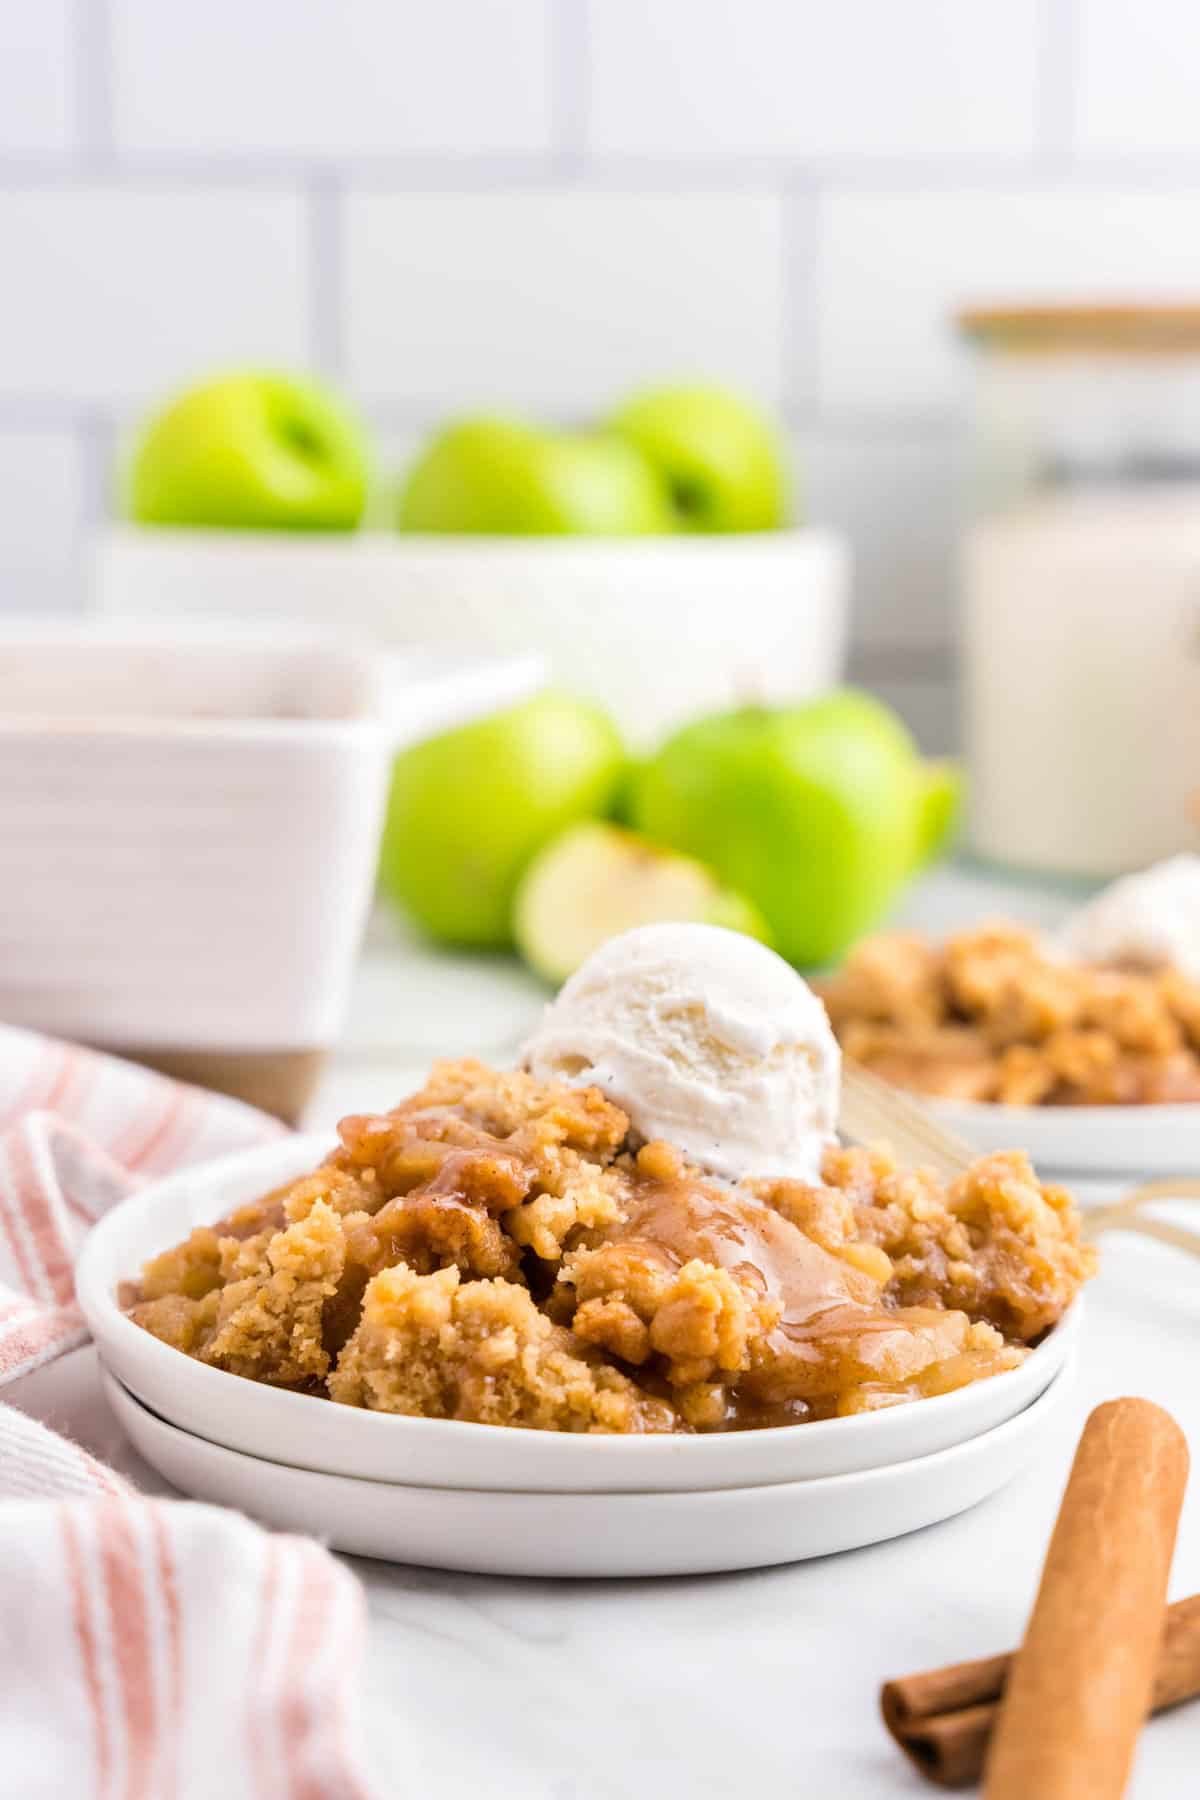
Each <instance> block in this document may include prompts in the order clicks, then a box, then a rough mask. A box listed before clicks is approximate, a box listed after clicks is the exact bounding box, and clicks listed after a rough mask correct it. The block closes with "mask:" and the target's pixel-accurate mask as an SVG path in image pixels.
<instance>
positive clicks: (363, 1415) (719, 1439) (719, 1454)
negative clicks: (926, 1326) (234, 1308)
mask: <svg viewBox="0 0 1200 1800" xmlns="http://www.w3.org/2000/svg"><path fill="white" fill-rule="evenodd" d="M328 1148H329V1143H328V1139H326V1138H318V1137H308V1138H304V1137H298V1138H290V1139H288V1140H286V1141H285V1142H283V1143H277V1144H271V1145H268V1146H267V1147H266V1148H265V1149H258V1150H251V1151H244V1152H240V1153H239V1154H238V1155H236V1156H231V1157H226V1158H224V1159H223V1160H222V1161H220V1162H213V1163H208V1164H206V1165H205V1166H203V1167H202V1168H197V1169H189V1170H186V1171H184V1172H183V1173H181V1174H178V1175H174V1176H172V1177H170V1178H169V1179H168V1180H165V1181H159V1182H154V1183H152V1184H151V1185H150V1186H149V1187H147V1188H145V1189H144V1190H143V1191H142V1192H141V1193H140V1194H138V1195H136V1196H135V1197H134V1198H132V1199H130V1200H126V1201H125V1202H123V1203H122V1205H120V1206H118V1207H117V1208H116V1209H115V1210H114V1211H113V1212H111V1213H110V1214H109V1215H108V1217H107V1218H105V1219H103V1220H102V1221H101V1222H100V1224H99V1225H97V1226H95V1227H94V1229H93V1230H92V1231H91V1232H90V1233H89V1235H88V1238H87V1240H86V1242H85V1244H84V1247H83V1252H82V1255H81V1256H80V1259H79V1263H78V1265H77V1267H76V1272H75V1279H76V1292H77V1294H78V1298H79V1303H80V1305H81V1306H82V1308H83V1311H84V1314H85V1316H86V1318H87V1321H88V1325H89V1326H90V1328H91V1332H92V1336H93V1337H94V1338H95V1340H96V1344H97V1347H98V1349H99V1351H100V1354H101V1356H102V1357H103V1359H104V1362H105V1364H106V1366H107V1367H108V1368H109V1369H110V1370H111V1371H112V1372H113V1373H114V1374H115V1375H116V1376H117V1377H118V1378H119V1380H120V1381H122V1382H123V1383H124V1385H125V1386H126V1387H127V1388H128V1389H129V1390H130V1391H131V1392H132V1393H133V1394H134V1395H136V1396H137V1398H138V1399H139V1400H141V1401H142V1402H143V1403H144V1404H145V1405H147V1406H148V1407H150V1408H151V1409H152V1410H153V1411H154V1412H155V1413H157V1414H158V1415H159V1416H160V1417H161V1418H163V1419H167V1420H170V1421H171V1423H172V1424H174V1425H177V1426H179V1427H180V1428H181V1429H182V1430H183V1431H185V1432H191V1433H195V1434H197V1435H198V1436H199V1437H201V1438H205V1439H207V1440H209V1441H210V1442H211V1443H214V1444H223V1445H225V1446H226V1448H228V1449H230V1450H239V1451H243V1452H245V1453H246V1454H248V1455H250V1456H256V1457H269V1458H270V1459H271V1461H272V1462H274V1463H287V1464H290V1465H293V1466H295V1467H299V1468H304V1469H311V1470H317V1471H321V1472H324V1473H326V1474H330V1475H340V1476H351V1477H354V1478H357V1479H366V1480H372V1481H391V1482H405V1483H414V1482H415V1483H419V1484H422V1485H423V1486H427V1487H430V1488H439V1489H441V1488H484V1489H488V1490H494V1491H506V1492H521V1493H529V1492H543V1491H544V1492H549V1493H569V1492H584V1493H599V1492H609V1493H623V1492H630V1491H634V1492H647V1491H654V1492H655V1493H658V1494H662V1493H665V1492H668V1491H684V1490H691V1489H712V1488H721V1487H726V1488H748V1487H757V1486H761V1485H763V1484H765V1483H768V1482H775V1481H779V1482H795V1481H801V1480H810V1479H813V1478H824V1477H829V1476H836V1475H843V1474H848V1473H851V1472H853V1471H856V1470H862V1469H877V1468H879V1467H881V1466H882V1465H884V1464H887V1463H898V1462H906V1461H909V1460H911V1459H912V1458H914V1457H919V1456H928V1455H931V1454H933V1453H934V1452H936V1451H940V1450H944V1449H946V1448H948V1447H949V1446H950V1445H952V1444H958V1443H961V1442H963V1441H964V1440H965V1439H968V1438H973V1437H976V1436H978V1435H979V1434H980V1433H981V1432H986V1431H990V1430H991V1429H992V1428H993V1427H994V1426H996V1425H999V1424H1001V1423H1002V1422H1003V1421H1004V1420H1005V1419H1009V1418H1012V1417H1013V1416H1014V1415H1015V1414H1017V1413H1019V1412H1020V1411H1021V1410H1022V1409H1023V1408H1024V1407H1026V1406H1028V1405H1029V1403H1030V1402H1031V1401H1032V1400H1035V1399H1036V1398H1037V1396H1038V1395H1039V1394H1040V1393H1042V1391H1043V1390H1044V1389H1045V1388H1046V1387H1047V1386H1048V1384H1049V1383H1050V1382H1051V1381H1052V1380H1053V1379H1054V1377H1055V1375H1057V1373H1058V1371H1059V1370H1060V1368H1061V1367H1062V1365H1063V1362H1064V1360H1065V1358H1066V1356H1067V1354H1068V1352H1069V1350H1070V1347H1071V1345H1072V1343H1073V1342H1074V1340H1075V1337H1076V1334H1077V1330H1078V1325H1079V1319H1080V1314H1081V1306H1080V1303H1079V1301H1076V1302H1075V1304H1074V1306H1073V1307H1072V1308H1071V1309H1070V1311H1069V1312H1068V1313H1067V1314H1066V1316H1065V1317H1064V1318H1063V1319H1062V1320H1061V1321H1060V1323H1059V1324H1058V1325H1057V1326H1056V1327H1055V1329H1054V1330H1053V1331H1052V1332H1050V1333H1049V1335H1048V1336H1047V1337H1046V1339H1045V1340H1044V1342H1043V1343H1041V1344H1039V1346H1038V1348H1037V1349H1036V1350H1035V1351H1034V1352H1033V1353H1032V1355H1030V1356H1029V1357H1027V1358H1026V1360H1025V1362H1024V1363H1022V1365H1021V1366H1020V1368H1018V1369H1015V1370H1013V1371H1011V1372H1009V1373H1008V1374H1004V1375H996V1376H993V1377H992V1378H991V1379H990V1380H988V1381H979V1382H975V1383H973V1384H972V1385H971V1386H969V1387H965V1388H960V1389H958V1390H957V1392H955V1393H952V1394H944V1395H941V1396H939V1397H937V1398H936V1399H931V1400H918V1401H915V1402H914V1403H913V1404H912V1405H909V1406H898V1407H891V1408H888V1409H886V1410H884V1411H881V1412H875V1413H864V1414H861V1415H859V1416H857V1417H854V1418H848V1419H830V1420H826V1421H822V1422H820V1423H816V1424H810V1425H791V1426H783V1427H780V1428H777V1429H774V1430H766V1431H744V1432H729V1433H722V1434H717V1435H713V1436H709V1437H676V1436H671V1435H663V1436H647V1437H619V1436H612V1437H608V1436H600V1435H596V1436H589V1435H572V1434H569V1433H565V1432H553V1431H526V1430H518V1429H511V1428H507V1427H506V1428H504V1429H503V1430H501V1429H498V1428H497V1427H495V1426H493V1425H471V1424H464V1423H460V1422H458V1421H457V1420H448V1419H408V1418H398V1417H394V1416H392V1415H389V1414H385V1413H373V1412H366V1411H362V1410H360V1409H358V1408H357V1407H349V1406H336V1405H333V1404H332V1403H331V1402H329V1401H328V1400H320V1399H315V1398H313V1397H312V1396H310V1395H307V1394H294V1393H288V1392H286V1391H285V1390H282V1389H279V1388H272V1387H268V1386H266V1385H265V1384H264V1383H261V1382H255V1381H247V1380H245V1379H244V1378H242V1377H240V1376H236V1375H229V1374H226V1373H225V1371H224V1370H221V1369H212V1368H209V1367H207V1366H206V1365H205V1364H204V1363H200V1362H196V1361H194V1360H193V1359H192V1358H190V1357H186V1356H184V1355H182V1353H181V1352H180V1351H178V1350H173V1349H171V1348H170V1347H169V1346H168V1345H166V1344H163V1343H161V1342H160V1341H159V1340H158V1339H157V1338H154V1337H151V1335H150V1333H149V1332H147V1331H143V1330H141V1329H140V1327H138V1326H137V1325H134V1324H133V1323H132V1322H131V1321H130V1320H129V1319H127V1318H126V1317H125V1315H124V1314H123V1313H122V1312H121V1310H120V1308H119V1307H118V1305H117V1303H116V1297H115V1296H116V1290H117V1287H118V1284H119V1283H120V1282H121V1281H122V1280H124V1279H128V1278H130V1277H134V1276H136V1275H137V1274H138V1272H139V1270H140V1269H141V1267H142V1264H143V1263H144V1262H145V1260H146V1259H147V1257H150V1256H153V1255H155V1254H156V1253H157V1252H158V1251H160V1250H164V1249H166V1248H167V1247H168V1246H169V1245H171V1244H175V1243H178V1242H179V1240H180V1239H181V1238H183V1237H186V1236H187V1234H188V1232H189V1231H190V1230H191V1229H192V1227H193V1226H194V1225H199V1224H204V1223H211V1222H212V1221H213V1220H215V1219H218V1218H220V1217H222V1215H224V1214H225V1213H227V1212H229V1211H230V1210H231V1209H232V1208H233V1207H235V1206H238V1205H240V1204H241V1203H242V1202H243V1201H246V1200H253V1199H257V1198H258V1197H259V1196H260V1195H262V1194H265V1193H268V1192H269V1191H270V1190H271V1189H272V1188H274V1187H277V1186H279V1185H280V1184H281V1183H282V1182H285V1181H287V1180H289V1179H290V1178H291V1177H292V1176H295V1175H298V1174H301V1173H302V1172H304V1171H305V1170H307V1169H311V1168H313V1167H314V1166H315V1165H316V1164H317V1163H318V1162H319V1161H320V1159H321V1157H322V1155H323V1154H324V1153H325V1152H326V1151H327V1150H328Z"/></svg>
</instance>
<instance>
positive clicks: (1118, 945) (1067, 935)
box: [1058, 856, 1200, 981]
mask: <svg viewBox="0 0 1200 1800" xmlns="http://www.w3.org/2000/svg"><path fill="white" fill-rule="evenodd" d="M1058 944H1059V947H1060V948H1061V949H1062V950H1063V951H1064V952H1065V953H1066V954H1067V955H1068V956H1070V957H1074V958H1076V959H1077V960H1078V961H1080V962H1096V963H1113V962H1121V963H1133V964H1136V965H1139V966H1143V967H1147V968H1158V967H1160V966H1162V965H1166V964H1171V965H1172V966H1173V967H1175V968H1177V969H1179V970H1180V971H1181V972H1182V973H1183V974H1184V975H1187V976H1188V977H1190V979H1191V980H1193V981H1200V856H1172V857H1170V858H1168V860H1167V861H1166V862H1160V863H1154V864H1153V865H1152V866H1151V867H1150V868H1148V869H1142V870H1140V871H1139V873H1138V874H1136V875H1126V876H1124V877H1122V879H1121V880H1120V881H1114V882H1113V884H1112V886H1111V887H1107V888H1105V889H1104V891H1103V892H1102V893H1100V894H1097V896H1096V898H1095V899H1094V900H1092V901H1090V902H1089V904H1088V905H1087V906H1084V907H1082V908H1081V909H1080V910H1079V911H1078V912H1077V913H1075V914H1074V915H1073V916H1072V917H1071V918H1070V919H1068V921H1067V923H1066V925H1065V926H1064V927H1063V929H1062V931H1061V932H1060V933H1059V936H1058Z"/></svg>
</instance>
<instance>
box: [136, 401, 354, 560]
mask: <svg viewBox="0 0 1200 1800" xmlns="http://www.w3.org/2000/svg"><path fill="white" fill-rule="evenodd" d="M366 497H367V453H366V446H365V442H364V438H363V434H362V431H361V429H360V428H359V426H358V424H357V423H356V422H355V420H354V419H353V418H352V417H351V415H350V414H349V413H348V412H346V410H345V409H344V408H343V407H342V405H341V404H340V402H339V401H337V400H336V399H334V397H333V395H331V394H329V393H328V392H326V390H325V389H324V388H322V387H321V386H319V385H318V383H316V382H315V381H308V380H305V379H304V378H303V377H301V376H296V375H280V374H273V373H270V372H264V371H246V372H245V373H242V374H233V375H223V376H219V377H217V378H216V379H215V380H212V381H206V382H203V383H201V385H200V386H198V387H193V388H189V389H188V390H187V392H186V393H183V394H180V395H179V396H178V397H177V398H176V399H174V400H172V401H171V402H170V404H169V405H167V406H166V407H164V408H163V410H162V411H161V412H159V413H156V414H155V416H154V417H153V418H152V419H151V420H150V421H149V423H148V424H147V425H146V426H145V428H144V430H143V432H142V435H141V437H140V439H139V441H138V444H137V447H136V449H135V451H134V456H133V462H132V466H131V469H130V475H129V495H128V503H129V512H130V514H131V516H132V517H133V518H135V519H137V520H138V521H139V522H140V523H141V524H144V525H219V526H240V527H244V528H250V529H257V530H264V531H272V530H285V531H287V530H292V531H350V530H352V529H353V528H354V526H356V525H357V524H358V522H359V520H360V519H361V517H362V513H363V508H364V506H365V505H366Z"/></svg>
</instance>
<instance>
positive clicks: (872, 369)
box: [817, 186, 1200, 412]
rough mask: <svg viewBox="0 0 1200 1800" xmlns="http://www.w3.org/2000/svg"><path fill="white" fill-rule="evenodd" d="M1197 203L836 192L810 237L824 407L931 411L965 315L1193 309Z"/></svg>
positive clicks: (1187, 192) (1134, 192)
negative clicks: (1026, 308)
mask: <svg viewBox="0 0 1200 1800" xmlns="http://www.w3.org/2000/svg"><path fill="white" fill-rule="evenodd" d="M1198 217H1200V190H1198V189H1197V188H1191V187H1189V188H1177V189H1171V190H1161V191H1152V190H1150V189H1137V188H1122V189H1115V188H1114V189H1108V188H1105V189H1101V188H1096V187H1069V186H1065V187H1057V188H1043V189H1036V188H1028V189H1022V190H997V189H991V188H953V189H945V190H940V191H927V192H923V193H911V192H910V193H906V192H903V191H899V192H897V191H894V190H893V191H886V190H878V191H870V192H867V191H863V192H856V191H843V192H833V193H830V194H829V195H828V196H827V197H826V199H825V200H824V202H823V203H822V208H821V215H820V220H819V225H818V239H819V242H818V251H817V259H818V277H817V279H818V300H817V306H818V325H817V330H818V339H819V351H818V363H819V387H820V396H821V402H822V404H823V406H825V407H826V408H829V409H833V410H834V411H837V410H839V409H847V410H849V411H856V410H858V411H867V412H886V411H888V410H889V409H900V410H908V411H911V410H919V411H928V410H932V409H944V408H946V407H947V406H948V405H949V404H950V403H951V402H952V400H953V399H954V398H955V394H956V359H955V355H954V330H953V325H952V322H951V321H952V316H953V314H954V313H955V311H956V310H957V309H958V308H959V307H960V306H962V305H963V304H964V303H968V302H972V301H989V300H990V301H1003V300H1017V301H1020V300H1032V299H1038V298H1047V299H1084V300H1095V299H1101V298H1104V297H1106V296H1107V297H1114V296H1115V297H1119V298H1127V297H1129V296H1130V295H1131V294H1132V295H1134V296H1139V297H1146V298H1154V297H1180V296H1184V297H1188V298H1190V297H1192V296H1194V295H1195V293H1196V292H1197V290H1200V232H1198V231H1197V230H1196V220H1197V218H1198Z"/></svg>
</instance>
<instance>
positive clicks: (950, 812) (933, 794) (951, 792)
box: [917, 758, 963, 868]
mask: <svg viewBox="0 0 1200 1800" xmlns="http://www.w3.org/2000/svg"><path fill="white" fill-rule="evenodd" d="M962 810H963V773H962V769H961V768H960V766H959V765H958V763H956V762H952V761H950V759H949V758H940V759H939V758H935V759H933V760H932V761H930V762H927V763H925V764H924V765H923V767H922V770H921V799H920V803H919V812H918V821H917V867H918V868H924V866H925V864H926V863H931V862H933V861H934V860H935V859H936V858H937V857H938V856H940V855H941V854H942V852H943V851H944V850H945V849H946V848H947V847H948V846H949V845H950V844H951V843H953V841H954V839H955V837H956V836H957V834H958V829H959V825H960V824H961V822H962Z"/></svg>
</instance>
